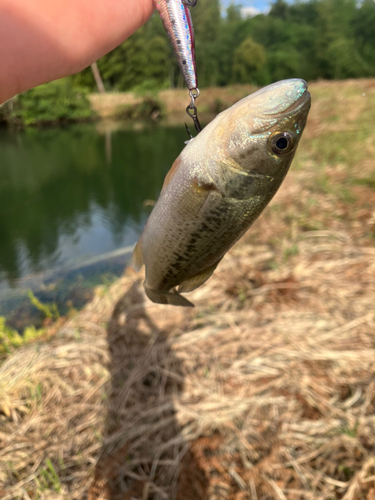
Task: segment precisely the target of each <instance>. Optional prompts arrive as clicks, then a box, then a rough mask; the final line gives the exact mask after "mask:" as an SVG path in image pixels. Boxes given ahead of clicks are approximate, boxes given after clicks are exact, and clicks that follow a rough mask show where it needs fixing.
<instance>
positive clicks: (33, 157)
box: [0, 122, 187, 329]
mask: <svg viewBox="0 0 375 500" xmlns="http://www.w3.org/2000/svg"><path fill="white" fill-rule="evenodd" d="M181 124H182V126H181V127H167V126H163V127H162V126H153V125H150V124H149V125H138V127H137V129H135V128H134V127H133V128H129V127H128V126H126V125H121V124H112V126H111V127H104V126H103V124H81V125H74V126H69V127H65V128H48V129H47V128H45V129H38V128H32V129H27V130H24V131H12V130H7V129H3V130H0V151H1V158H0V316H1V315H3V316H4V315H5V316H6V317H7V320H8V323H9V324H10V325H11V326H14V327H16V328H18V329H22V328H23V327H24V326H25V325H26V324H30V323H34V324H38V323H41V321H42V318H41V315H40V312H39V311H38V310H37V309H36V308H35V307H34V306H32V305H31V303H30V300H29V298H28V297H27V292H28V290H30V289H31V290H32V291H33V293H34V294H35V296H37V297H38V299H39V300H41V301H42V302H47V303H56V305H57V307H58V309H59V311H60V313H61V314H66V312H67V311H68V310H69V308H72V307H74V308H76V307H81V306H82V305H83V304H84V303H85V302H86V301H87V300H89V299H90V297H91V295H92V289H93V286H95V285H97V284H100V283H108V282H110V281H112V280H113V279H114V278H115V277H116V276H119V275H121V273H122V272H123V269H124V266H125V265H126V263H127V262H128V260H129V256H130V255H131V249H132V245H134V243H135V242H136V241H137V239H138V236H139V235H140V233H141V231H142V229H143V226H144V224H145V222H146V219H147V217H148V215H149V213H150V211H151V207H150V204H151V203H150V200H156V199H157V197H158V195H159V192H160V189H161V186H162V184H163V179H164V176H165V175H166V173H167V172H168V170H169V168H170V167H171V165H172V163H173V161H174V160H175V158H176V157H177V156H178V154H179V153H180V151H181V149H182V148H183V146H184V141H185V140H186V138H187V137H186V131H185V129H184V127H183V122H181Z"/></svg>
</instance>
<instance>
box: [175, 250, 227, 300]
mask: <svg viewBox="0 0 375 500" xmlns="http://www.w3.org/2000/svg"><path fill="white" fill-rule="evenodd" d="M220 261H221V258H220V259H219V260H218V261H217V262H215V264H213V265H212V266H209V267H207V268H206V269H204V270H203V271H201V272H200V273H199V274H196V275H195V276H193V277H192V278H189V279H188V280H186V281H183V282H182V283H181V285H180V286H179V287H178V293H186V292H192V291H193V290H195V289H196V288H198V287H200V286H201V285H203V283H205V282H206V281H207V280H208V278H210V277H211V276H212V273H213V272H214V271H215V269H216V268H217V265H218V264H219V262H220Z"/></svg>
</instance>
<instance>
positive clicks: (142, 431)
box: [88, 281, 207, 500]
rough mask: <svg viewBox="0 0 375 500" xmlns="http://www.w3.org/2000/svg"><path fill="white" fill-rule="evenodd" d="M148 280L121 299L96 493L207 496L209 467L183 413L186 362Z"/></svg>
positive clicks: (115, 497)
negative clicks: (163, 325) (188, 436)
mask: <svg viewBox="0 0 375 500" xmlns="http://www.w3.org/2000/svg"><path fill="white" fill-rule="evenodd" d="M140 286H141V283H140V281H137V282H135V283H134V284H133V285H132V287H131V288H130V289H129V290H128V292H127V293H126V294H125V295H124V296H123V297H122V299H120V300H119V301H118V303H117V304H116V306H115V309H114V312H113V315H112V318H111V321H110V323H109V325H108V342H109V348H110V354H111V362H110V372H111V379H110V384H111V386H110V388H109V391H108V392H107V395H108V400H107V407H108V414H107V423H106V432H105V436H104V437H103V447H102V450H101V454H100V458H99V461H98V463H97V467H96V471H95V481H94V483H93V485H92V487H91V489H90V491H89V495H88V499H89V500H93V499H98V498H102V499H108V500H120V499H121V500H132V499H137V500H138V499H140V500H141V499H142V500H148V499H149V500H151V499H152V500H159V499H167V500H172V499H174V498H178V499H179V500H180V499H181V500H183V499H186V500H188V499H197V498H199V499H204V498H206V487H207V484H206V483H207V481H206V477H205V475H204V472H203V471H202V470H201V469H200V467H199V466H198V464H197V463H196V461H195V458H194V456H193V454H192V453H191V452H190V450H189V444H188V443H186V441H185V439H184V437H183V434H182V431H181V428H180V426H179V424H178V422H177V420H176V418H175V414H176V410H175V408H174V400H175V397H176V396H177V395H178V393H179V392H181V391H182V389H183V383H184V381H183V375H182V373H181V369H180V366H181V362H180V361H179V360H178V359H176V358H175V356H174V354H173V352H171V349H170V347H169V342H168V337H167V334H166V332H164V331H162V330H160V329H159V328H158V327H157V325H155V324H154V322H153V321H152V319H151V318H150V317H149V316H148V314H147V312H146V309H145V308H144V295H143V294H142V293H141V292H140Z"/></svg>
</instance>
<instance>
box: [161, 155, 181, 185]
mask: <svg viewBox="0 0 375 500" xmlns="http://www.w3.org/2000/svg"><path fill="white" fill-rule="evenodd" d="M180 165H181V156H178V157H177V158H176V159H175V161H174V162H173V165H172V166H171V168H170V170H169V172H168V173H167V175H166V176H165V179H164V183H163V187H162V188H161V192H163V191H165V189H166V188H167V186H168V184H169V183H170V182H171V180H172V179H173V177H174V175H175V173H176V172H177V170H178V168H179V167H180Z"/></svg>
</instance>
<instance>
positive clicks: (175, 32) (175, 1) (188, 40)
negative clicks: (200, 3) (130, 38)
mask: <svg viewBox="0 0 375 500" xmlns="http://www.w3.org/2000/svg"><path fill="white" fill-rule="evenodd" d="M154 2H155V5H156V8H157V10H158V12H159V15H160V17H161V20H162V22H163V26H164V29H165V31H166V32H167V34H168V37H169V40H170V42H171V45H172V48H173V50H174V53H175V56H176V59H177V62H178V64H179V66H180V68H181V72H182V75H183V77H184V80H185V82H186V85H187V87H188V89H189V90H190V91H193V90H195V91H197V89H198V77H197V65H196V58H195V37H194V29H193V21H192V19H191V14H190V10H189V7H188V5H191V6H194V5H195V4H196V2H195V1H192V0H189V1H188V0H185V1H182V0H154ZM195 95H199V91H198V92H197V93H195Z"/></svg>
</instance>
